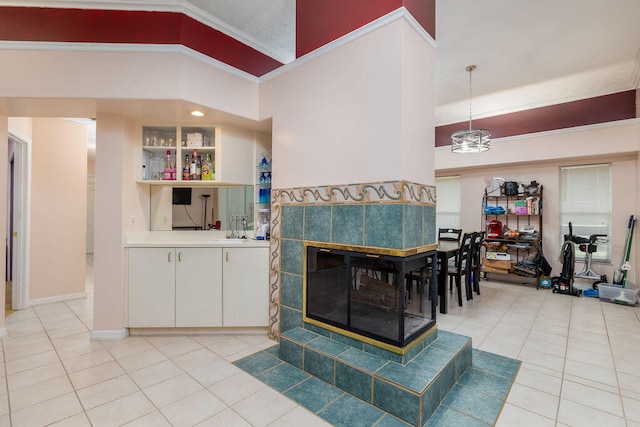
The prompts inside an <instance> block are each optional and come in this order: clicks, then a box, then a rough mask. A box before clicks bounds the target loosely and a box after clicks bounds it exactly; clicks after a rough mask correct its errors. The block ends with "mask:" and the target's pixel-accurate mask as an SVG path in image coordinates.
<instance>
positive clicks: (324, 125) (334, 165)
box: [260, 21, 403, 188]
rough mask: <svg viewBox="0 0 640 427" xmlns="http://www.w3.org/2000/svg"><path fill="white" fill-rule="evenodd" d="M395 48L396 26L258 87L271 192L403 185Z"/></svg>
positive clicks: (397, 52) (399, 56)
mask: <svg viewBox="0 0 640 427" xmlns="http://www.w3.org/2000/svg"><path fill="white" fill-rule="evenodd" d="M401 45H402V23H401V22H400V21H395V22H393V23H391V24H389V25H387V26H385V27H383V28H380V29H378V30H376V31H374V32H372V33H369V34H366V35H365V36H363V37H360V38H358V39H356V40H354V41H352V42H350V43H348V44H346V45H343V46H340V47H338V48H336V49H334V50H332V51H330V52H328V53H326V54H323V55H321V56H318V57H315V58H313V59H310V60H308V61H307V62H304V63H302V64H301V65H298V66H295V67H293V68H292V69H290V70H287V71H286V72H284V73H282V74H280V75H277V76H275V77H273V78H271V79H269V80H267V81H265V82H263V83H262V84H261V85H260V114H261V116H262V117H273V158H274V162H273V187H274V188H291V187H301V186H321V185H328V184H350V183H361V182H379V181H385V180H398V179H402V153H401V150H399V149H398V147H399V146H400V144H401V138H402V106H403V100H402V96H403V92H402V90H401V88H402V64H403V62H402V49H400V48H399V47H400V46H401ZM279 159H280V160H279Z"/></svg>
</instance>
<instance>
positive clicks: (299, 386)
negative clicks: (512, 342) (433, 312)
mask: <svg viewBox="0 0 640 427" xmlns="http://www.w3.org/2000/svg"><path fill="white" fill-rule="evenodd" d="M439 332H444V333H443V334H442V335H443V336H444V337H445V338H444V339H443V342H442V343H439V342H438V340H436V341H435V342H434V343H433V344H437V345H438V347H439V349H438V350H437V351H435V352H433V353H432V354H433V355H434V357H438V354H440V355H442V353H441V352H440V350H442V349H446V348H447V347H449V346H451V347H452V348H454V347H455V346H456V345H459V342H458V341H457V340H458V337H461V338H464V337H463V336H459V335H456V334H451V333H449V332H445V331H439ZM289 335H290V336H291V337H295V339H296V340H299V342H304V343H306V344H309V343H311V342H313V341H314V340H316V339H317V338H318V336H317V335H316V334H314V333H312V332H310V331H307V330H304V329H296V330H292V331H289ZM323 342H325V343H326V341H324V340H323ZM443 343H444V344H446V345H443ZM283 345H284V346H286V345H287V340H282V341H281V343H280V344H279V345H276V346H274V347H271V348H269V349H266V350H264V351H262V352H258V353H256V354H253V355H251V356H247V357H245V358H244V359H240V360H238V361H236V362H235V365H236V366H238V367H239V368H241V369H244V368H245V367H246V368H247V369H249V370H251V372H249V371H247V372H248V373H250V374H251V375H253V376H255V377H256V378H257V379H259V380H260V381H262V382H264V383H265V384H266V385H268V386H270V387H272V388H274V389H275V390H277V391H278V392H280V393H282V394H284V395H285V396H287V397H289V398H291V399H292V400H294V401H295V402H297V403H298V404H300V405H302V406H303V407H305V408H307V409H308V410H310V411H311V412H313V413H315V414H316V415H318V416H319V417H321V418H323V419H324V420H325V421H327V422H329V423H330V424H332V425H337V426H354V425H361V426H374V425H375V426H376V427H378V426H396V425H397V426H407V425H419V424H416V423H413V422H412V423H411V424H408V423H406V422H405V421H403V420H401V419H400V418H398V416H394V414H391V413H390V412H389V411H385V410H383V409H381V408H379V407H377V406H375V405H372V404H371V401H367V394H366V393H364V392H362V391H358V389H356V390H355V391H356V394H355V395H354V393H347V392H346V391H344V390H343V389H341V388H339V387H336V386H335V385H332V384H329V383H328V382H325V381H322V380H320V379H318V378H316V377H314V376H311V375H309V373H307V372H305V371H304V370H302V369H301V368H298V367H294V366H292V365H290V364H288V363H287V362H286V361H284V360H280V363H278V364H277V365H275V366H271V362H272V360H271V359H270V358H272V357H273V356H274V355H276V354H282V353H283V351H282V350H283V349H282V347H283ZM316 347H318V348H320V347H321V346H320V345H319V344H318V343H317V345H316ZM338 348H340V346H338V347H334V346H331V350H328V351H330V352H335V351H336V349H338ZM350 352H351V353H352V354H351V355H349V353H350ZM467 353H468V354H469V356H470V357H471V358H472V364H471V366H470V367H469V368H468V369H466V371H465V372H464V374H463V375H461V376H460V377H459V378H458V379H457V380H453V381H455V383H452V384H450V387H449V388H447V390H446V391H445V390H444V388H445V387H446V385H443V384H440V383H438V382H437V380H436V382H435V383H434V385H433V386H432V387H430V388H429V389H428V393H425V394H424V395H423V396H422V405H423V411H425V410H426V411H428V412H429V413H430V414H431V416H430V417H429V418H426V417H425V418H424V419H423V420H422V424H421V425H424V426H448V425H460V426H465V427H466V426H472V427H473V426H484V427H486V426H490V425H493V424H494V423H495V421H496V420H497V417H498V415H499V413H500V411H501V409H502V407H503V406H504V401H505V399H506V396H507V394H508V392H509V390H510V388H511V386H512V384H513V381H514V380H515V375H516V374H517V371H518V369H519V366H520V362H519V361H517V360H514V359H509V358H506V357H503V356H498V355H495V354H491V353H487V352H484V351H479V350H475V349H474V350H473V351H471V348H469V351H468V352H467ZM354 354H355V353H354V350H353V349H349V350H346V352H344V353H340V354H339V356H342V357H340V358H339V359H337V363H342V362H341V360H342V359H345V360H350V362H349V363H345V364H344V365H345V366H348V367H349V368H351V369H358V370H360V369H362V366H363V365H364V366H367V367H368V368H369V369H375V371H379V370H380V368H378V367H377V364H378V363H381V362H382V361H381V360H380V358H378V357H377V356H372V355H368V356H367V360H360V359H358V358H357V357H354ZM265 355H266V356H268V357H265ZM420 356H421V355H418V356H417V357H420ZM252 359H255V360H252ZM353 361H356V362H353ZM352 362H353V363H352ZM354 363H355V364H358V368H355V367H354V366H353V365H354ZM384 363H392V362H389V361H384ZM422 363H424V359H422ZM415 366H420V365H419V364H416V365H415ZM260 369H264V371H261V372H259V370H260ZM447 369H449V370H451V371H450V372H448V373H441V374H440V375H438V377H437V378H445V377H449V378H450V377H452V376H453V375H454V374H453V370H454V369H455V368H454V364H453V363H450V364H449V365H448V368H447ZM375 371H374V372H375ZM346 381H349V380H346ZM390 385H391V383H387V387H388V388H387V389H385V388H384V386H382V385H381V384H378V385H376V386H374V390H377V389H376V387H380V390H378V391H379V392H380V396H384V397H385V398H386V399H387V400H389V401H390V403H392V404H394V407H395V412H396V414H401V415H402V416H403V417H407V418H409V419H412V420H414V421H415V420H416V417H417V415H416V411H415V409H414V408H412V406H411V405H409V404H408V402H413V403H416V398H417V395H415V394H411V393H410V391H409V390H407V389H405V388H402V387H398V388H389V387H390ZM348 386H353V384H351V383H349V384H348ZM383 390H384V392H382V391H383ZM358 393H359V394H362V396H358ZM436 399H437V400H438V404H434V403H433V402H435V401H436ZM429 403H431V405H432V406H433V407H431V408H429V407H428V405H429ZM353 414H360V415H361V416H359V417H357V418H355V419H354V418H352V416H353Z"/></svg>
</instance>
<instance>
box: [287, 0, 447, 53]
mask: <svg viewBox="0 0 640 427" xmlns="http://www.w3.org/2000/svg"><path fill="white" fill-rule="evenodd" d="M402 6H405V7H406V8H407V10H408V11H409V12H411V14H412V15H413V17H414V18H416V20H417V21H418V22H419V23H420V24H421V25H422V26H423V27H424V28H425V29H426V30H427V31H428V32H429V34H431V36H432V37H433V38H435V28H436V23H435V21H436V4H435V0H348V1H344V0H297V1H296V57H297V58H299V57H301V56H303V55H306V54H307V53H309V52H311V51H313V50H315V49H318V48H319V47H322V46H324V45H325V44H327V43H330V42H332V41H333V40H336V39H338V38H340V37H342V36H344V35H345V34H348V33H350V32H351V31H353V30H356V29H358V28H360V27H362V26H364V25H366V24H368V23H370V22H372V21H375V20H376V19H378V18H380V17H381V16H384V15H386V14H387V13H389V12H393V11H394V10H396V9H398V8H400V7H402Z"/></svg>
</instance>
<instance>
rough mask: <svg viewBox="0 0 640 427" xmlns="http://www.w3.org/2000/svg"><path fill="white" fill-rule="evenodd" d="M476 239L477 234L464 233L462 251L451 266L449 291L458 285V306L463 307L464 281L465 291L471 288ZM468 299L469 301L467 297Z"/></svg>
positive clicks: (461, 244)
mask: <svg viewBox="0 0 640 427" xmlns="http://www.w3.org/2000/svg"><path fill="white" fill-rule="evenodd" d="M475 238H476V233H464V234H463V236H462V241H461V243H460V250H459V251H458V253H457V254H456V256H455V258H453V262H452V264H450V265H449V290H450V291H451V290H453V283H454V282H455V284H456V289H457V293H458V305H459V306H462V280H464V281H465V282H464V283H465V291H466V292H468V289H469V288H470V287H471V284H470V275H469V272H470V268H471V265H472V260H471V247H472V246H473V243H474V241H475ZM467 299H469V298H468V297H467Z"/></svg>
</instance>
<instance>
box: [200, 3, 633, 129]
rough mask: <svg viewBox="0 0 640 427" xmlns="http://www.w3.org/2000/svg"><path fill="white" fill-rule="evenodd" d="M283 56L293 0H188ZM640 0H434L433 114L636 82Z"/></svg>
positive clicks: (594, 92)
mask: <svg viewBox="0 0 640 427" xmlns="http://www.w3.org/2000/svg"><path fill="white" fill-rule="evenodd" d="M188 3H190V4H192V5H193V6H194V7H197V8H200V9H202V10H205V11H207V12H208V13H210V14H211V15H213V16H216V17H217V18H219V19H220V20H221V21H223V22H225V23H226V24H227V25H229V26H230V27H231V28H233V29H235V31H236V32H237V34H238V36H240V37H244V38H245V39H246V40H252V41H255V43H256V46H257V47H258V48H259V50H261V51H262V52H264V53H269V52H270V53H271V54H270V55H271V56H272V57H274V58H275V59H277V60H279V61H281V62H284V63H286V62H289V61H292V60H294V59H295V30H296V29H295V0H269V1H268V2H265V1H264V0H242V1H238V0H189V1H188ZM639 21H640V1H638V0H607V1H602V0H536V1H532V0H509V1H504V0H482V1H478V0H436V42H437V45H438V51H437V65H436V86H437V88H436V93H437V99H436V105H437V111H436V121H437V123H438V124H445V123H453V122H459V121H464V120H465V119H466V118H467V117H468V105H467V104H468V96H469V84H468V74H467V73H466V72H465V67H466V66H467V65H470V64H475V65H477V67H478V68H477V70H476V71H475V72H474V74H473V96H474V100H473V111H474V117H475V116H477V117H482V116H487V115H494V114H502V113H507V112H513V111H518V110H524V109H528V108H533V107H539V106H544V105H550V104H557V103H560V102H567V101H572V100H576V99H584V98H589V97H593V96H599V95H604V94H609V93H615V92H621V91H625V90H630V89H636V88H638V87H639V84H640V24H639Z"/></svg>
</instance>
